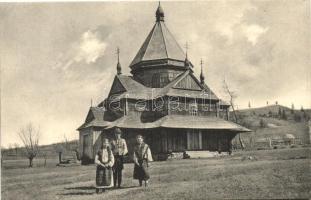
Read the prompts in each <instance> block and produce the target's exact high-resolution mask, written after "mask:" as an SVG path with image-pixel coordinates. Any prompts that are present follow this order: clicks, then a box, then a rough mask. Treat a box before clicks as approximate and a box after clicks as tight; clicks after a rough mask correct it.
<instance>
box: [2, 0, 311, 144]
mask: <svg viewBox="0 0 311 200" xmlns="http://www.w3.org/2000/svg"><path fill="white" fill-rule="evenodd" d="M157 6H158V2H153V1H149V2H97V3H94V2H93V3H90V2H87V3H85V2H84V3H82V2H80V3H77V2H76V3H55V2H54V3H0V48H1V49H0V50H1V52H0V56H1V57H0V66H1V146H6V147H7V146H9V145H11V144H13V143H18V144H21V141H20V140H19V138H18V135H17V132H18V131H19V130H20V129H21V128H22V127H24V126H25V125H26V124H28V123H29V122H31V123H32V124H34V125H35V126H36V127H40V130H41V138H40V143H41V144H50V143H54V142H59V141H63V140H64V137H66V138H67V139H77V138H78V132H77V131H76V129H77V128H78V127H79V126H80V125H81V124H82V123H83V122H84V120H85V117H86V114H87V112H88V109H89V107H90V105H91V99H92V102H93V105H97V104H98V103H99V102H101V101H102V100H103V99H104V98H105V97H106V96H107V94H108V92H109V90H110V87H111V84H112V81H113V78H114V75H115V74H116V64H117V55H116V48H117V47H119V48H120V50H121V54H120V62H121V66H122V72H123V74H130V70H129V67H128V66H129V64H130V62H131V61H132V59H133V58H134V56H135V55H136V53H137V51H138V50H139V48H140V46H141V45H142V43H143V41H144V40H145V38H146V36H147V34H148V33H149V32H150V30H151V28H152V27H153V25H154V23H155V11H156V8H157ZM161 6H162V8H163V10H164V13H165V23H166V25H167V27H168V28H169V30H170V31H171V32H172V34H173V35H174V36H175V38H176V40H177V41H178V43H179V44H180V46H182V47H185V44H186V43H188V46H189V49H188V56H189V60H190V61H191V62H192V63H193V64H194V73H195V75H197V77H198V76H199V73H200V60H201V58H202V59H203V62H204V64H203V67H204V68H203V70H204V74H205V79H206V82H207V84H208V85H209V86H210V87H211V88H212V90H214V92H215V93H216V94H217V95H218V96H219V97H221V98H223V99H225V100H226V99H227V98H228V97H227V96H226V94H225V93H224V90H223V80H224V79H225V80H226V82H227V83H228V85H229V86H230V88H231V89H232V90H233V91H235V93H236V95H237V99H236V105H237V106H238V108H246V107H247V106H248V102H250V104H251V106H252V107H261V106H265V105H266V102H267V101H268V102H269V104H274V103H275V101H278V103H279V104H282V105H285V106H289V107H290V106H291V104H292V103H294V105H295V107H296V108H297V109H299V108H300V107H301V106H303V107H304V108H310V107H311V94H310V91H311V67H310V60H311V59H310V54H311V53H310V51H311V50H310V39H311V37H310V36H311V35H310V31H311V28H310V25H311V22H310V1H306V0H296V1H291V0H283V1H279V0H273V1H272V0H271V1H270V0H267V1H247V0H243V1H239V0H235V1H199V2H194V1H193V2H191V1H183V2H176V1H163V2H161Z"/></svg>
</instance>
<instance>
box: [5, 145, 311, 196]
mask: <svg viewBox="0 0 311 200" xmlns="http://www.w3.org/2000/svg"><path fill="white" fill-rule="evenodd" d="M310 151H311V148H293V149H276V150H266V151H245V152H235V154H234V155H233V156H231V157H223V158H211V159H193V160H172V161H165V162H154V163H152V165H151V168H150V170H151V176H152V177H151V181H150V186H149V187H148V188H144V187H143V188H140V187H137V186H138V183H137V182H136V181H134V180H133V179H132V178H131V177H132V171H133V164H126V165H125V170H124V184H123V186H124V187H123V188H122V189H116V190H113V189H112V190H108V191H107V192H105V193H103V194H96V193H95V189H94V178H95V166H94V165H90V166H72V167H56V166H55V164H56V162H57V160H48V162H47V167H45V168H44V167H42V161H38V160H37V161H36V162H35V165H36V166H37V167H35V168H33V169H29V168H23V166H27V160H18V161H4V164H3V167H2V179H1V180H2V183H1V188H2V199H14V200H15V199H75V200H79V199H176V200H177V199H216V198H218V199H223V198H230V199H241V198H244V199H250V198H256V199H258V198H310V197H311V193H310V191H311V180H310V153H311V152H310ZM11 166H15V167H14V168H11Z"/></svg>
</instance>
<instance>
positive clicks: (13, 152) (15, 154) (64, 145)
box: [1, 140, 78, 160]
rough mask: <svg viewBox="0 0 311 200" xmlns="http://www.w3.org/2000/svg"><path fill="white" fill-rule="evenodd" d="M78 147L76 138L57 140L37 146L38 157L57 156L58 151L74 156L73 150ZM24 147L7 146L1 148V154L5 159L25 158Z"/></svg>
mask: <svg viewBox="0 0 311 200" xmlns="http://www.w3.org/2000/svg"><path fill="white" fill-rule="evenodd" d="M77 147H78V140H72V141H67V142H59V143H54V144H49V145H42V146H40V147H39V153H38V157H45V156H46V157H47V158H58V152H62V154H63V156H65V157H66V156H74V155H75V153H74V151H73V150H75V149H76V148H77ZM25 152H26V151H25V148H23V147H19V148H7V149H1V155H2V157H3V158H4V159H5V160H10V159H14V160H15V159H21V158H25Z"/></svg>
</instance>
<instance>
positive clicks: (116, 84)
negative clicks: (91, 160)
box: [109, 77, 126, 96]
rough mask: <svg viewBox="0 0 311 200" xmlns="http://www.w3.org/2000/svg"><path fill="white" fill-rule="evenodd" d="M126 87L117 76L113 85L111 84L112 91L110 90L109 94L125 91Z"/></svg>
mask: <svg viewBox="0 0 311 200" xmlns="http://www.w3.org/2000/svg"><path fill="white" fill-rule="evenodd" d="M125 91H126V89H125V88H124V86H123V85H122V83H121V82H120V80H119V79H118V78H117V77H115V78H114V81H113V83H112V86H111V89H110V92H109V96H110V95H111V94H118V93H123V92H125Z"/></svg>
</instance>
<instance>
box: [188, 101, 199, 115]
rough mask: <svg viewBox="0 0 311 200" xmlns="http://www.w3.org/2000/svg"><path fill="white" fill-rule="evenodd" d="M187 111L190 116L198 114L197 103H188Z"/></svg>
mask: <svg viewBox="0 0 311 200" xmlns="http://www.w3.org/2000/svg"><path fill="white" fill-rule="evenodd" d="M189 113H190V115H192V116H197V115H198V104H197V103H196V102H195V101H194V102H191V103H189Z"/></svg>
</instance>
